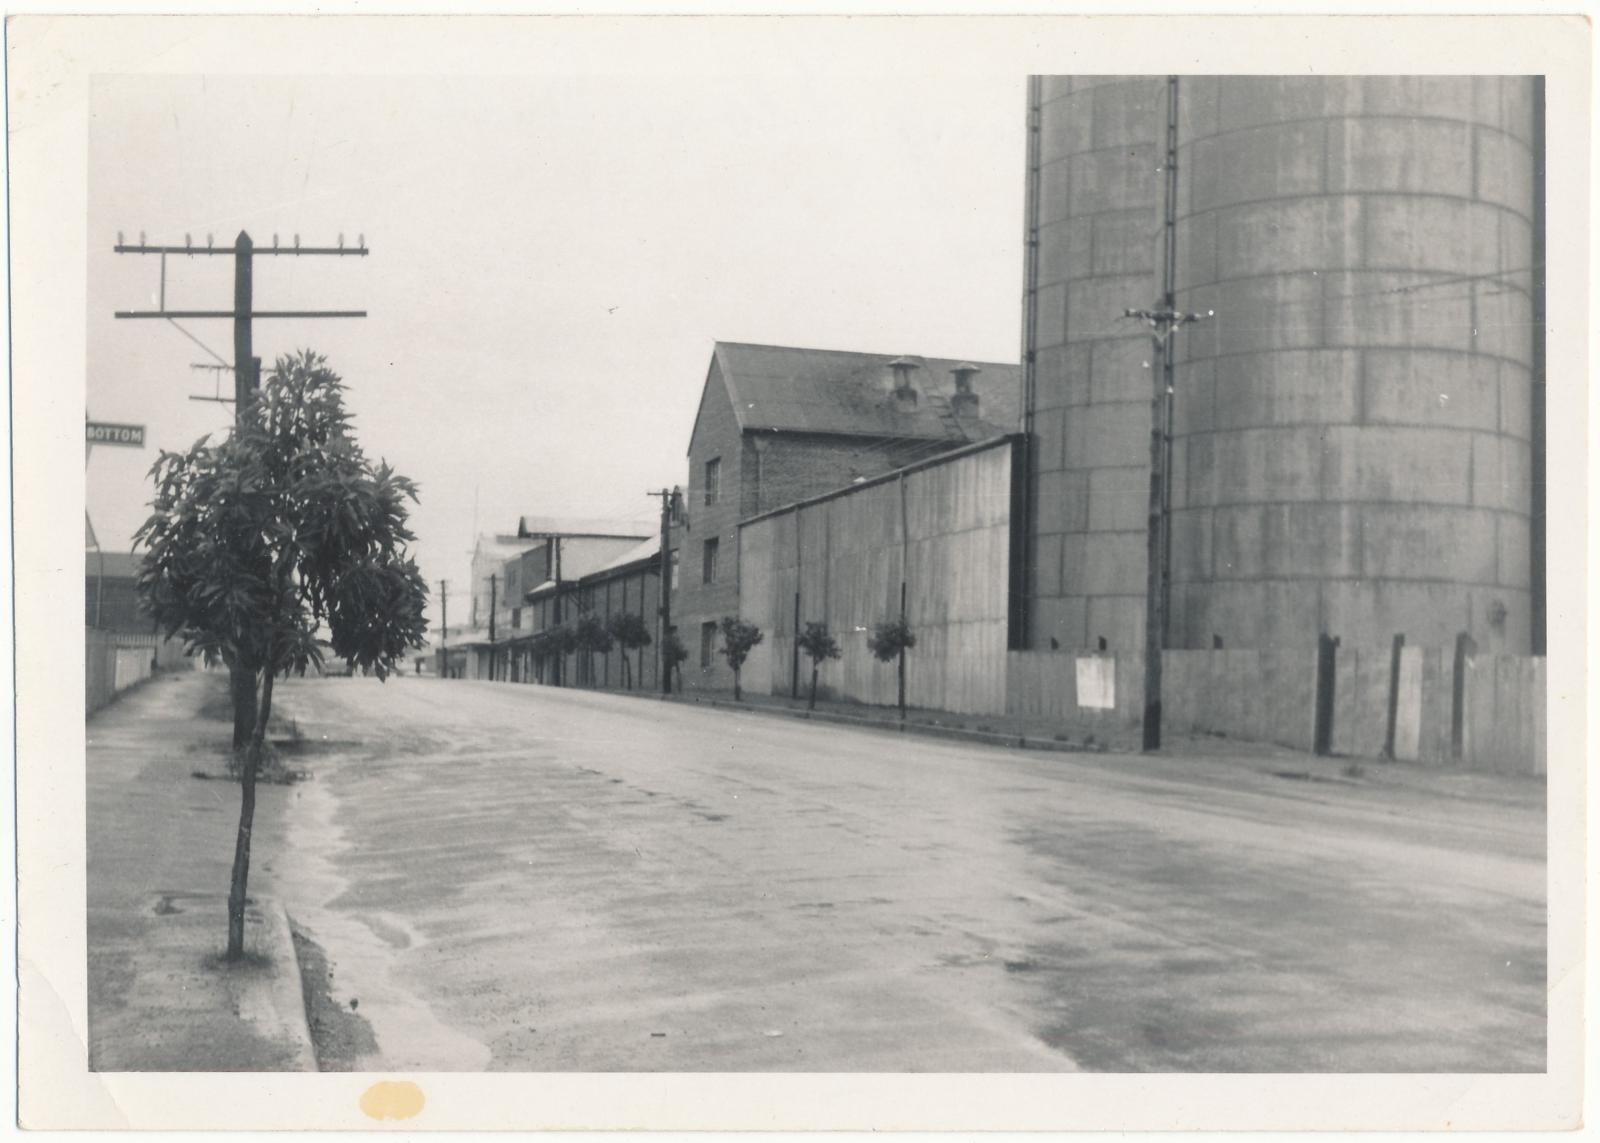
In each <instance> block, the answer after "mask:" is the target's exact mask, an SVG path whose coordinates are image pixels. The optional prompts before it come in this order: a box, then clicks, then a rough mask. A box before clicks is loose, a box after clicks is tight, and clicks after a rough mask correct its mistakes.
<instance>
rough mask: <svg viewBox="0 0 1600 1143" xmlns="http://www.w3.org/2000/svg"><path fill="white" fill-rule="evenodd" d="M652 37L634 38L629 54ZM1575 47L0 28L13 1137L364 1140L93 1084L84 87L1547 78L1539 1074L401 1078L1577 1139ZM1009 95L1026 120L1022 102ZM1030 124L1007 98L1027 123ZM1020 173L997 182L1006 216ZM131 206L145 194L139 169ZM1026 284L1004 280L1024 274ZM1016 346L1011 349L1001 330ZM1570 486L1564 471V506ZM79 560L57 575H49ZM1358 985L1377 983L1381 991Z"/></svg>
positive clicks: (321, 1084) (431, 1086)
mask: <svg viewBox="0 0 1600 1143" xmlns="http://www.w3.org/2000/svg"><path fill="white" fill-rule="evenodd" d="M641 32H643V33H644V34H640V33H641ZM1591 37H1592V33H1591V29H1590V27H1589V25H1588V24H1587V22H1586V21H1584V20H1583V19H1582V18H1581V17H1576V16H1552V17H1528V16H1520V17H1494V16H1473V17H1461V18H1453V17H1436V16H1407V17H1383V18H1378V17H1368V16H1356V17H1352V16H1336V17H1328V18H1315V17H1310V18H1308V17H1289V18H1286V17H1272V16H1260V17H1201V16H1189V15H1167V16H1151V17H1129V18H1123V17H1093V18H1085V17H1000V16H978V17H939V18H928V17H904V18H893V17H868V18H850V19H844V18H808V17H788V18H776V17H753V18H720V17H719V18H656V19H651V20H649V21H648V22H646V23H641V22H640V21H639V20H637V19H612V18H599V17H595V18H571V17H568V18H559V19H549V18H544V19H539V18H510V17H492V18H463V17H451V18H409V19H397V18H385V17H366V18H357V17H335V18H327V17H316V18H314V17H303V16H302V17H290V16H271V17H226V18H218V17H192V18H191V17H134V16H126V17H115V16H113V17H84V18H75V17H64V16H49V17H22V18H13V20H12V21H11V22H10V23H9V24H8V27H7V62H8V75H7V85H8V107H9V129H10V130H9V150H8V159H9V163H10V170H9V212H8V213H9V217H10V219H11V220H12V222H13V224H14V225H13V226H12V229H11V231H10V247H9V249H10V254H11V277H10V283H11V317H12V326H11V333H12V341H11V349H12V369H13V372H12V394H11V395H12V418H13V419H12V426H11V428H12V437H11V439H12V448H13V473H14V485H15V498H14V500H13V506H14V529H15V531H14V542H15V550H14V562H15V572H14V575H15V580H14V592H15V599H16V600H17V601H18V606H17V613H16V616H15V635H16V662H17V663H19V664H21V665H22V666H23V668H24V669H23V670H21V671H20V672H18V676H17V679H16V692H15V693H16V703H17V760H18V766H17V784H16V798H17V805H16V809H17V819H16V820H17V830H18V852H17V872H18V878H19V889H18V897H17V902H18V908H19V910H20V914H21V920H22V925H21V928H20V936H19V948H18V950H17V951H18V975H19V978H20V989H21V991H20V1006H19V1017H20V1022H21V1042H20V1061H19V1062H20V1069H19V1070H20V1083H21V1091H20V1112H21V1118H22V1122H23V1124H24V1125H25V1126H28V1127H58V1128H75V1127H81V1128H100V1127H128V1126H134V1127H140V1128H168V1129H204V1130H238V1129H242V1128H253V1129H268V1130H277V1129H296V1128H310V1127H325V1128H347V1129H373V1128H374V1127H376V1126H379V1125H377V1124H374V1123H373V1122H372V1121H371V1120H369V1119H367V1118H366V1117H365V1116H364V1115H363V1114H362V1112H361V1111H360V1110H359V1108H358V1105H357V1101H358V1099H359V1096H360V1095H361V1093H362V1092H363V1091H364V1090H365V1089H366V1088H367V1086H368V1085H369V1084H370V1083H372V1082H373V1081H374V1080H375V1079H378V1078H400V1077H379V1076H375V1075H348V1074H347V1075H333V1074H323V1075H298V1074H280V1073H255V1074H248V1075H215V1074H208V1075H193V1074H156V1073H138V1074H134V1073H100V1074H96V1073H90V1072H88V1071H87V1070H86V1067H85V1064H86V1051H85V1045H86V1030H87V1012H86V1005H87V989H86V963H85V962H86V946H85V906H84V845H83V837H84V828H85V806H84V780H83V765H82V762H83V722H82V718H81V714H82V706H81V700H80V695H81V694H82V688H81V681H82V672H83V660H82V656H81V653H80V651H79V649H78V642H77V637H76V636H77V631H76V628H75V626H73V625H72V624H70V623H69V624H66V625H63V623H62V621H61V616H63V615H65V616H69V617H71V616H75V615H76V613H77V612H76V606H77V605H76V602H75V601H76V598H77V591H78V578H77V577H78V565H77V562H76V550H77V549H76V546H75V542H76V541H75V537H76V535H77V529H78V524H77V512H78V508H79V506H80V505H81V503H82V501H83V498H84V478H83V474H82V470H81V469H79V468H78V466H77V462H76V455H77V433H78V431H79V422H80V420H81V416H82V410H83V394H84V368H85V366H84V352H83V348H84V345H85V337H86V328H85V298H86V296H87V295H86V285H85V280H84V279H85V276H84V270H85V266H86V262H87V240H88V236H87V235H86V233H85V218H86V193H87V174H88V172H87V163H86V154H87V110H88V90H89V79H90V77H91V76H92V75H94V74H97V73H161V74H183V73H191V74H192V73H198V72H211V71H238V70H240V69H241V66H242V61H246V62H247V64H248V68H247V70H248V71H249V72H251V73H254V74H261V75H271V74H318V73H329V72H337V73H343V74H370V75H378V74H420V73H472V74H478V75H493V74H508V75H509V74H518V73H524V72H529V71H537V72H549V73H555V74H576V73H581V72H594V73H630V74H641V73H643V74H652V75H660V76H663V77H670V76H679V75H683V76H696V75H703V74H706V73H707V72H709V71H713V70H720V71H722V72H724V73H727V72H739V71H748V72H753V71H755V70H757V69H759V70H760V71H761V72H762V73H763V74H766V75H771V74H774V73H776V74H779V75H785V74H787V75H792V76H793V77H794V78H795V81H796V82H797V83H799V82H813V81H815V79H816V78H817V77H818V76H819V75H826V74H827V73H829V72H837V73H848V72H851V71H856V70H860V69H871V70H874V71H877V72H885V71H887V72H891V73H892V72H893V71H895V70H900V71H903V72H906V73H917V74H923V75H925V74H927V73H928V72H930V71H934V72H936V73H938V74H948V75H950V76H952V78H953V79H957V80H958V78H959V76H960V75H962V74H964V73H965V74H978V73H986V74H993V73H994V72H996V71H1003V72H1006V73H1008V74H1009V73H1014V74H1017V75H1018V76H1022V75H1026V74H1030V73H1045V74H1062V73H1075V72H1076V73H1084V74H1089V73H1123V72H1151V73H1157V74H1161V73H1167V72H1179V73H1184V72H1188V73H1196V72H1206V73H1222V74H1230V73H1269V74H1295V73H1306V74H1316V73H1336V74H1338V73H1368V74H1391V73H1433V74H1465V73H1497V74H1530V73H1543V74H1545V75H1546V76H1547V84H1546V93H1547V100H1548V108H1549V112H1548V116H1547V131H1548V137H1549V139H1550V145H1549V146H1548V147H1547V149H1546V151H1547V159H1548V163H1547V186H1548V191H1549V208H1548V218H1549V233H1550V234H1551V235H1552V238H1551V240H1550V241H1549V243H1548V252H1549V254H1548V263H1549V265H1548V277H1547V281H1548V291H1547V297H1548V321H1549V327H1550V329H1551V331H1552V333H1551V336H1550V339H1549V343H1548V354H1547V361H1548V369H1547V375H1548V377H1549V378H1550V384H1549V407H1550V410H1551V415H1550V423H1549V434H1548V458H1549V462H1548V470H1549V472H1550V474H1551V479H1550V483H1549V516H1550V527H1549V567H1550V569H1551V580H1550V585H1549V596H1548V599H1549V616H1550V624H1549V627H1550V636H1549V679H1550V690H1551V695H1550V718H1549V737H1548V741H1549V751H1550V759H1551V765H1550V767H1549V770H1550V775H1549V780H1548V793H1549V797H1548V804H1549V808H1550V830H1549V838H1550V849H1549V854H1550V860H1549V893H1550V896H1549V905H1550V929H1549V941H1550V945H1549V962H1548V963H1549V976H1548V979H1549V994H1548V995H1549V1008H1550V1013H1551V1021H1550V1025H1549V1033H1550V1034H1549V1069H1550V1070H1549V1071H1548V1072H1547V1073H1546V1074H1544V1075H1535V1076H1507V1075H1493V1076H1459V1075H1430V1076H1407V1075H1376V1076H1307V1075H1291V1076H1271V1077H1266V1076H1251V1075H1222V1076H1217V1075H1183V1076H1177V1075H1086V1074H1078V1075H1065V1076H1057V1075H1037V1076H1035V1075H961V1076H940V1075H890V1076H885V1075H849V1074H846V1075H838V1074H784V1075H693V1074H660V1075H654V1074H652V1075H623V1074H616V1075H579V1074H562V1073H539V1074H526V1073H517V1074H494V1075H429V1076H420V1077H419V1076H409V1077H404V1078H410V1079H413V1080H415V1081H416V1082H418V1083H419V1084H420V1085H421V1086H422V1088H423V1089H424V1091H425V1094H426V1097H427V1105H426V1108H425V1110H424V1111H423V1113H422V1114H421V1115H420V1116H419V1117H417V1118H415V1119H412V1120H409V1121H406V1122H404V1123H401V1124H394V1125H390V1126H393V1127H396V1128H399V1129H404V1130H441V1129H458V1130H478V1129H507V1128H520V1129H534V1128H539V1129H611V1130H631V1129H640V1128H653V1129H658V1130H674V1131H678V1130H694V1129H738V1130H777V1129H783V1130H789V1129H801V1128H810V1129H827V1130H884V1129H890V1130H916V1131H931V1130H939V1131H951V1130H960V1131H971V1130H980V1129H989V1130H1010V1131H1030V1130H1060V1129H1068V1128H1072V1129H1101V1130H1208V1129H1237V1130H1291V1129H1304V1128H1313V1127H1314V1128H1320V1129H1335V1130H1372V1129H1383V1130H1427V1129H1439V1128H1455V1129H1490V1130H1514V1129H1537V1128H1556V1127H1563V1126H1573V1125H1575V1124H1576V1123H1577V1121H1578V1117H1579V1114H1580V1093H1581V1078H1582V1075H1581V1069H1582V1059H1583V1054H1582V1029H1583V1021H1582V1015H1583V1012H1582V1009H1583V1002H1584V986H1583V978H1584V973H1583V968H1584V959H1583V949H1584V927H1585V917H1586V911H1585V907H1584V906H1585V888H1586V887H1585V880H1584V872H1585V869H1586V862H1585V860H1584V855H1585V850H1584V840H1585V835H1584V826H1585V815H1584V810H1585V806H1586V797H1587V788H1586V783H1585V775H1584V772H1583V770H1584V767H1583V761H1584V760H1585V759H1586V757H1587V755H1586V749H1585V748H1586V738H1585V735H1584V726H1585V715H1586V712H1585V709H1584V703H1585V701H1586V694H1587V675H1586V669H1585V654H1584V652H1585V635H1586V633H1587V631H1588V629H1589V621H1590V617H1589V615H1588V613H1587V610H1586V606H1587V592H1586V585H1587V575H1586V572H1587V569H1588V566H1589V565H1588V564H1587V562H1586V557H1587V545H1586V543H1585V540H1586V539H1587V536H1586V531H1585V528H1584V521H1585V520H1586V519H1587V513H1586V506H1587V494H1588V485H1589V480H1588V478H1589V477H1590V475H1591V474H1590V473H1589V472H1588V468H1587V463H1586V462H1587V455H1588V453H1587V438H1588V433H1587V424H1588V409H1587V404H1588V401H1587V398H1588V391H1587V389H1588V386H1587V378H1588V376H1589V371H1588V363H1589V356H1588V345H1587V338H1586V332H1587V330H1588V328H1589V325H1590V315H1591V312H1592V311H1591V305H1590V295H1589V275H1588V264H1589V253H1590V247H1591V235H1590V221H1589V210H1588V207H1589V204H1590V201H1591V196H1590V181H1589V180H1590V166H1591V163H1590V155H1591V146H1592V137H1593V124H1592V121H1591V116H1590V101H1591V89H1590V83H1591V80H1590V68H1591ZM1020 90H1021V88H1020V84H1019V92H1020ZM1017 113H1018V114H1019V115H1020V114H1022V104H1021V98H1020V95H1019V102H1018V112H1017ZM1022 166H1023V164H1022V156H1020V155H1019V156H1018V164H1017V174H1018V185H1019V190H1018V193H1019V194H1020V193H1021V190H1020V185H1021V178H1022ZM130 177H137V175H136V172H130ZM1019 275H1020V266H1019ZM1019 328H1020V320H1019ZM1579 474H1582V477H1580V475H1579ZM69 556H70V557H71V558H68V557H69ZM1374 971H1381V966H1375V967H1374Z"/></svg>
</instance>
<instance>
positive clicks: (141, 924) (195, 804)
mask: <svg viewBox="0 0 1600 1143" xmlns="http://www.w3.org/2000/svg"><path fill="white" fill-rule="evenodd" d="M219 695H220V696H221V698H222V703H221V706H222V708H223V709H226V702H227V699H226V695H227V684H226V679H225V677H224V676H222V675H221V674H207V673H204V672H194V673H181V674H175V675H162V676H158V677H157V678H155V679H153V680H152V681H150V682H147V683H145V684H144V685H143V686H141V687H139V688H138V689H137V690H136V691H133V692H131V693H129V694H128V695H126V696H125V697H124V698H122V699H121V700H120V701H118V702H116V703H114V704H113V705H111V706H110V707H108V708H106V709H104V710H102V711H100V712H99V713H97V714H95V715H94V716H93V717H91V718H90V719H89V721H88V728H87V734H88V759H87V762H88V780H87V784H88V938H89V1067H90V1069H91V1070H95V1071H315V1070H316V1059H315V1056H314V1053H313V1051H312V1045H311V1037H310V1034H309V1032H308V1030H307V1026H306V1016H305V1005H304V1001H303V999H302V997H301V985H300V970H299V967H298V965H297V963H296V960H295V953H294V945H293V943H292V940H291V937H290V932H289V925H288V920H287V918H286V916H285V915H284V912H283V909H282V907H281V906H280V905H278V904H277V902H276V901H275V900H274V898H273V896H272V893H273V877H272V870H273V866H274V863H275V862H276V861H277V859H278V858H279V857H280V855H281V854H282V852H283V845H284V833H285V830H284V824H285V823H284V812H285V807H286V805H287V803H288V801H289V800H291V799H293V798H294V796H295V790H294V787H292V786H290V787H284V786H273V785H265V784H263V785H261V786H258V788H257V795H256V814H255V827H254V836H253V842H252V859H251V867H250V899H251V905H250V907H249V909H248V910H247V913H246V917H245V922H246V923H245V948H246V953H247V955H246V957H245V959H244V960H243V961H242V962H240V963H239V964H237V965H229V964H226V963H225V962H223V961H222V960H221V954H222V952H223V950H224V949H225V947H226V945H227V919H228V912H227V892H228V880H229V873H230V870H231V867H232V862H233V846H234V838H235V834H236V831H237V829H238V823H239V787H238V786H237V785H236V784H234V783H233V782H229V781H226V780H217V779H215V778H211V779H209V780H201V779H199V778H196V777H194V776H193V772H194V771H197V770H198V771H201V772H204V773H212V774H215V773H218V772H219V771H221V770H222V763H223V759H224V758H225V757H226V755H227V751H228V745H229V742H228V739H229V732H230V724H229V723H228V722H225V721H215V720H212V719H207V718H203V717H202V716H201V713H200V712H201V708H202V706H205V705H207V703H208V702H209V703H210V704H211V706H213V707H216V706H217V703H216V699H217V698H218V696H219Z"/></svg>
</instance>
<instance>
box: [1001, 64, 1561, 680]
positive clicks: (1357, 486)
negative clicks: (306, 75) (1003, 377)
mask: <svg viewBox="0 0 1600 1143" xmlns="http://www.w3.org/2000/svg"><path fill="white" fill-rule="evenodd" d="M1039 91H1040V106H1039V109H1038V112H1039V125H1040V150H1039V158H1040V176H1039V180H1038V188H1039V191H1038V195H1037V203H1036V207H1035V212H1034V213H1035V220H1036V222H1037V224H1038V229H1039V248H1038V250H1039V254H1038V259H1037V270H1036V274H1035V285H1036V293H1035V294H1034V296H1033V301H1034V304H1035V306H1036V307H1037V315H1038V316H1037V319H1036V322H1035V330H1036V334H1035V337H1034V339H1033V345H1032V346H1031V347H1025V348H1032V349H1033V350H1034V351H1035V354H1036V356H1035V360H1034V370H1035V374H1034V380H1033V391H1034V393H1035V402H1034V411H1035V418H1034V441H1035V447H1034V453H1035V456H1034V460H1033V462H1032V465H1031V468H1032V471H1033V472H1034V474H1035V479H1036V481H1037V484H1036V486H1035V489H1034V491H1035V493H1036V499H1035V501H1034V506H1033V511H1032V513H1031V517H1032V520H1033V522H1034V525H1035V528H1034V531H1033V534H1032V535H1031V536H1030V542H1031V544H1032V545H1033V550H1032V555H1033V565H1032V570H1033V579H1032V587H1031V590H1030V625H1029V628H1030V629H1029V634H1030V644H1031V645H1032V646H1034V647H1037V648H1041V649H1042V648H1044V647H1047V646H1049V639H1050V638H1052V637H1054V638H1056V639H1057V640H1058V642H1059V644H1060V645H1062V646H1067V647H1071V646H1080V647H1081V646H1089V647H1092V646H1095V645H1096V642H1097V638H1098V637H1101V636H1104V637H1106V638H1107V640H1108V643H1109V645H1110V646H1111V647H1112V648H1113V649H1126V648H1131V647H1137V646H1138V644H1139V640H1140V639H1141V638H1142V629H1143V614H1144V574H1145V561H1144V543H1145V508H1146V492H1147V478H1148V433H1149V429H1150V405H1149V399H1150V392H1151V380H1152V378H1151V374H1150V371H1149V368H1148V367H1147V366H1146V365H1145V363H1146V362H1148V361H1150V358H1151V354H1150V350H1149V339H1148V336H1147V333H1148V331H1147V330H1145V329H1144V327H1141V326H1137V325H1136V324H1135V323H1132V322H1129V321H1126V320H1119V318H1118V317H1117V315H1119V314H1120V313H1121V311H1122V309H1123V308H1124V307H1127V306H1148V305H1153V304H1155V303H1156V301H1157V300H1158V299H1159V297H1160V291H1161V286H1162V283H1161V281H1160V269H1159V267H1160V262H1159V258H1160V249H1161V246H1160V241H1159V231H1160V226H1161V221H1162V217H1163V212H1164V211H1165V209H1166V202H1165V189H1164V183H1163V176H1162V173H1161V171H1160V168H1161V166H1162V158H1163V155H1164V152H1163V149H1162V138H1163V134H1162V133H1163V129H1164V126H1165V121H1166V119H1165V117H1166V104H1165V97H1164V96H1165V91H1164V77H1140V78H1137V79H1093V80H1081V79H1079V80H1054V81H1052V80H1045V81H1044V82H1043V83H1042V84H1041V85H1040V88H1039ZM1178 107H1179V115H1178V127H1179V130H1178V141H1179V152H1178V154H1179V162H1178V189H1177V196H1176V202H1175V204H1173V213H1174V217H1175V220H1176V225H1175V233H1176V236H1177V249H1176V257H1175V267H1176V278H1175V282H1174V286H1175V290H1176V301H1177V305H1178V307H1179V308H1180V309H1183V310H1198V311H1206V310H1215V311H1216V316H1215V318H1214V319H1212V320H1210V321H1207V322H1204V323H1201V324H1199V325H1195V326H1190V327H1186V328H1185V329H1183V330H1181V331H1180V332H1179V333H1178V334H1177V335H1176V337H1175V339H1174V344H1175V355H1176V361H1177V366H1176V369H1175V376H1174V381H1175V391H1176V398H1175V421H1174V440H1173V445H1172V460H1173V473H1172V504H1173V513H1172V548H1171V574H1172V586H1171V606H1172V613H1171V617H1170V626H1169V640H1168V645H1169V646H1171V647H1176V648H1184V647H1189V648H1202V647H1211V646H1212V645H1213V640H1214V639H1220V640H1221V641H1222V643H1223V645H1224V646H1227V647H1230V648H1231V647H1242V648H1247V647H1288V646H1307V645H1309V644H1311V643H1313V642H1314V640H1315V638H1316V636H1317V635H1318V634H1319V633H1321V632H1327V633H1330V634H1333V635H1337V636H1339V637H1340V638H1341V639H1342V640H1343V642H1344V643H1345V644H1346V645H1347V646H1348V645H1361V646H1386V645H1387V644H1388V642H1389V640H1390V638H1391V637H1392V636H1393V635H1394V634H1396V633H1403V634H1405V636H1406V638H1407V641H1408V642H1409V643H1411V644H1413V645H1425V646H1445V645H1448V644H1450V643H1451V642H1452V641H1453V640H1454V638H1455V636H1456V634H1457V633H1458V632H1463V631H1465V632H1468V633H1470V634H1471V635H1472V636H1473V637H1474V639H1476V640H1477V642H1478V645H1479V646H1480V647H1482V648H1483V649H1485V650H1493V651H1505V652H1511V653H1527V651H1528V650H1529V638H1530V637H1529V624H1530V614H1529V613H1530V573H1529V568H1530V529H1529V523H1530V514H1531V503H1532V499H1531V491H1530V487H1531V480H1532V470H1533V463H1532V445H1531V439H1532V423H1531V422H1532V408H1533V399H1532V390H1531V382H1532V366H1533V362H1534V346H1533V329H1532V323H1531V316H1532V312H1533V302H1532V294H1533V279H1534V274H1533V271H1532V269H1531V267H1532V263H1533V261H1534V249H1535V243H1534V235H1533V227H1534V220H1535V218H1536V212H1535V209H1534V201H1533V200H1534V186H1535V180H1534V174H1535V167H1534V165H1535V161H1536V156H1535V150H1534V147H1535V138H1534V86H1533V81H1532V80H1530V79H1526V78H1514V77H1468V78H1455V77H1361V78H1356V77H1337V78H1304V77H1293V78H1281V77H1183V78H1182V79H1181V80H1180V83H1179V102H1178ZM1057 561H1059V562H1057Z"/></svg>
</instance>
